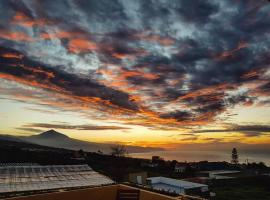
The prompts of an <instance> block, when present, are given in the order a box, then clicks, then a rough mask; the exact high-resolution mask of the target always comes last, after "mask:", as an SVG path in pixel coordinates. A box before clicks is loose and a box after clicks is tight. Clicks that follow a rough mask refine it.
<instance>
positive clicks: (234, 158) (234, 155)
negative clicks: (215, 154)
mask: <svg viewBox="0 0 270 200" xmlns="http://www.w3.org/2000/svg"><path fill="white" fill-rule="evenodd" d="M238 163H239V161H238V153H237V150H236V148H233V150H232V164H235V165H236V164H238Z"/></svg>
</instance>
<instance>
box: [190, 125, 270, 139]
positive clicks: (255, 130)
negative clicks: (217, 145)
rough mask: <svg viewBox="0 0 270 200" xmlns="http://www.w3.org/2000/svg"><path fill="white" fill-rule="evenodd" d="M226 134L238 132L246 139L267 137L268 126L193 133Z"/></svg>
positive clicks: (238, 127)
mask: <svg viewBox="0 0 270 200" xmlns="http://www.w3.org/2000/svg"><path fill="white" fill-rule="evenodd" d="M211 132H213V133H218V132H221V133H226V132H240V133H242V134H243V135H245V136H247V137H256V136H261V135H269V136H270V134H268V133H270V126H268V125H236V124H233V125H230V126H229V127H226V128H225V129H204V130H196V131H193V133H211Z"/></svg>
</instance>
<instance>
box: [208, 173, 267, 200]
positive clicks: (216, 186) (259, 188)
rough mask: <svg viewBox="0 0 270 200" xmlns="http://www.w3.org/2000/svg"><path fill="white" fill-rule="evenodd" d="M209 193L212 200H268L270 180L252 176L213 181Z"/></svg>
mask: <svg viewBox="0 0 270 200" xmlns="http://www.w3.org/2000/svg"><path fill="white" fill-rule="evenodd" d="M210 189H211V191H213V192H215V193H216V197H215V198H214V200H242V199H243V200H255V199H257V200H270V179H269V178H268V177H265V176H254V177H246V178H237V179H229V180H228V179H227V180H214V181H213V183H212V186H211V188H210Z"/></svg>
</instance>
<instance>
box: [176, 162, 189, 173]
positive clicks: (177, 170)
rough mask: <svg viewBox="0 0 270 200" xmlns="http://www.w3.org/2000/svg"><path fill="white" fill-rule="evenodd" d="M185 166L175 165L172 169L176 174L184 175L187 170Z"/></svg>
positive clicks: (184, 164)
mask: <svg viewBox="0 0 270 200" xmlns="http://www.w3.org/2000/svg"><path fill="white" fill-rule="evenodd" d="M187 167H188V166H187V164H186V163H176V165H175V167H174V171H175V172H176V173H184V172H185V171H186V169H187Z"/></svg>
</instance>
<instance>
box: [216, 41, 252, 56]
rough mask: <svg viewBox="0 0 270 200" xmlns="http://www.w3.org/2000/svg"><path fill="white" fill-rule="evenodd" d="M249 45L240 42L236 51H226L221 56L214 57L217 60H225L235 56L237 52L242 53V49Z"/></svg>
mask: <svg viewBox="0 0 270 200" xmlns="http://www.w3.org/2000/svg"><path fill="white" fill-rule="evenodd" d="M247 47H248V43H246V42H244V41H240V42H239V43H238V45H237V47H236V48H235V49H232V50H228V51H224V52H222V53H221V54H219V55H217V56H215V57H214V59H215V60H224V59H226V58H228V57H231V56H233V55H234V54H235V53H236V52H237V51H240V50H241V49H244V48H247Z"/></svg>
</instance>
